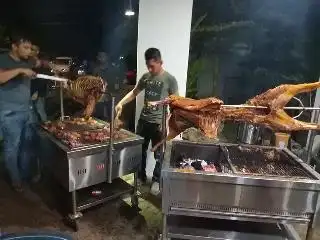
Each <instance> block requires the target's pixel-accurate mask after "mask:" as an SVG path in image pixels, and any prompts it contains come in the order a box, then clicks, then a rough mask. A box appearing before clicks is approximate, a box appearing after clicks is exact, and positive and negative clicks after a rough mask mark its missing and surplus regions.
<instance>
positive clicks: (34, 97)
mask: <svg viewBox="0 0 320 240" xmlns="http://www.w3.org/2000/svg"><path fill="white" fill-rule="evenodd" d="M37 99H38V92H35V93H34V94H32V96H31V100H33V101H35V100H37Z"/></svg>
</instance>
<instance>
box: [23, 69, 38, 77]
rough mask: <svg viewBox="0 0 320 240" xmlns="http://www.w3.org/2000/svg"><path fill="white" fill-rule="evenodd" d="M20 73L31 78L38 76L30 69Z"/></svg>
mask: <svg viewBox="0 0 320 240" xmlns="http://www.w3.org/2000/svg"><path fill="white" fill-rule="evenodd" d="M19 73H20V74H22V75H25V76H27V77H29V78H32V77H35V76H36V75H37V74H36V73H35V72H34V71H32V70H31V69H28V68H21V69H20V70H19Z"/></svg>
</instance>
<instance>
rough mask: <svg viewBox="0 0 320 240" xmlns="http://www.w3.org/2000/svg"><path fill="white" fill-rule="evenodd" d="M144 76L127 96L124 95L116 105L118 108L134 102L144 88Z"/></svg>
mask: <svg viewBox="0 0 320 240" xmlns="http://www.w3.org/2000/svg"><path fill="white" fill-rule="evenodd" d="M144 81H145V76H142V78H141V79H140V80H139V81H138V82H137V84H136V86H135V87H134V89H132V90H131V91H130V92H129V93H128V94H127V95H125V96H124V97H123V98H122V99H121V101H120V102H119V103H118V105H120V106H124V105H126V104H127V103H129V102H131V101H132V100H134V99H135V98H136V97H137V96H138V94H139V93H140V92H141V91H142V90H143V89H144V88H145V83H144Z"/></svg>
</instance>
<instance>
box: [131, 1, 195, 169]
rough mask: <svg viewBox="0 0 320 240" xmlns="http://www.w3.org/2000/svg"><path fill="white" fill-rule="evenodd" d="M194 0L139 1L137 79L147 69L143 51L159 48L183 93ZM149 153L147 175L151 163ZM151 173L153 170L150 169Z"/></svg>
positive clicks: (139, 105) (138, 109)
mask: <svg viewBox="0 0 320 240" xmlns="http://www.w3.org/2000/svg"><path fill="white" fill-rule="evenodd" d="M192 7H193V0H140V3H139V21H138V49H137V54H138V61H137V63H138V66H137V77H138V79H139V78H140V77H141V76H142V75H143V74H144V73H145V72H146V71H147V69H146V66H145V60H144V52H145V51H146V50H147V49H148V48H150V47H156V48H158V49H160V51H161V53H162V58H163V61H164V67H165V69H166V70H167V71H168V72H170V73H171V74H172V75H173V76H175V77H176V79H177V82H178V87H179V95H180V96H185V93H186V82H187V71H188V60H189V45H190V31H191V19H192ZM143 98H144V93H141V94H140V95H139V96H138V97H137V107H136V124H137V122H138V120H139V117H140V113H141V110H142V106H143ZM154 163H155V161H154V159H153V154H150V152H149V154H148V159H147V169H148V170H149V171H148V172H149V174H150V172H151V171H152V169H153V166H154ZM151 173H152V172H151Z"/></svg>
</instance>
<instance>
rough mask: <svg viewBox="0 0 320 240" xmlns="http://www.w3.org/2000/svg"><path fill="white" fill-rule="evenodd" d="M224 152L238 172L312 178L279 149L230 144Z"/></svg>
mask: <svg viewBox="0 0 320 240" xmlns="http://www.w3.org/2000/svg"><path fill="white" fill-rule="evenodd" d="M224 153H225V155H226V158H227V159H228V160H230V164H231V165H232V167H233V169H234V171H235V172H236V173H237V174H248V175H263V176H266V175H269V176H277V177H294V178H309V179H310V176H309V174H307V173H306V172H305V171H304V169H303V168H302V167H301V166H300V165H299V164H297V163H295V162H294V161H293V160H292V159H290V157H289V155H287V154H286V153H284V152H282V151H280V150H277V149H262V148H256V147H255V148H254V147H252V148H251V147H243V146H228V147H225V148H224Z"/></svg>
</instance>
